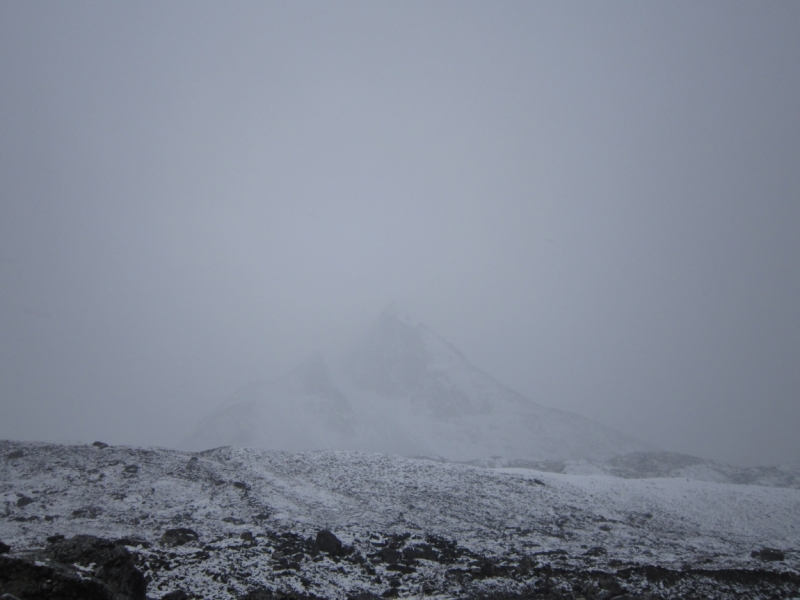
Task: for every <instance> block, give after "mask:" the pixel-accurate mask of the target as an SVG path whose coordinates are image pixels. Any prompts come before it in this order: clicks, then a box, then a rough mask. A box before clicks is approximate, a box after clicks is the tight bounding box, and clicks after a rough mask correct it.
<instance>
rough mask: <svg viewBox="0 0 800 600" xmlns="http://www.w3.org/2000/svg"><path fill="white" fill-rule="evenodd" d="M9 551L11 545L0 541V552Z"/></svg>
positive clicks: (6, 552) (5, 552)
mask: <svg viewBox="0 0 800 600" xmlns="http://www.w3.org/2000/svg"><path fill="white" fill-rule="evenodd" d="M9 552H11V546H9V545H8V544H4V543H3V542H0V554H8V553H9Z"/></svg>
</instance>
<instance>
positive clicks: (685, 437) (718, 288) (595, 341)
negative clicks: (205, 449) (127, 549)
mask: <svg viewBox="0 0 800 600" xmlns="http://www.w3.org/2000/svg"><path fill="white" fill-rule="evenodd" d="M798 30H800V4H797V3H774V2H768V3H759V4H753V3H747V2H728V3H724V4H722V3H707V4H695V3H690V2H672V3H664V4H640V3H634V2H619V3H614V4H604V5H600V4H589V3H585V4H582V3H571V2H563V3H552V4H547V3H536V4H530V3H522V2H510V3H504V4H499V5H498V4H494V3H481V2H459V3H455V2H441V3H436V4H429V3H423V2H407V3H402V4H399V3H398V4H373V3H366V2H341V3H336V4H323V3H291V4H290V3H255V2H253V3H250V2H242V3H237V4H225V5H222V4H212V3H205V2H201V3H194V4H159V3H154V2H144V3H101V2H75V3H69V4H57V3H52V4H37V3H25V2H5V3H2V4H0V80H2V81H3V82H4V84H3V86H2V88H0V128H2V129H0V131H2V135H0V438H10V439H25V440H44V441H52V440H75V441H79V440H80V441H87V442H91V441H93V440H95V439H100V440H103V441H106V442H109V443H113V444H136V445H162V446H170V445H174V444H175V443H177V441H178V440H179V439H180V438H181V437H182V436H183V435H185V434H186V433H187V432H188V431H189V430H190V429H191V427H192V426H193V425H194V424H195V422H196V421H197V419H199V418H200V417H202V416H203V415H205V414H206V413H208V412H209V411H211V410H213V409H214V408H215V407H216V406H218V405H219V404H220V403H221V402H223V401H224V399H225V398H226V397H229V396H230V395H232V394H233V393H234V392H235V391H236V390H237V389H239V388H241V387H243V386H245V385H247V384H248V383H249V382H251V381H255V380H265V379H266V380H268V379H274V378H277V377H280V376H281V375H283V374H284V373H285V372H286V371H288V370H289V369H290V368H292V367H294V366H296V365H297V364H299V363H300V362H302V361H303V360H305V359H306V358H307V357H308V356H310V355H311V354H312V353H313V352H316V351H320V352H322V353H323V355H325V357H326V359H327V360H329V361H331V362H336V361H337V360H340V359H341V357H342V356H343V354H344V353H345V352H346V351H347V349H348V348H349V347H350V346H351V345H352V344H353V343H354V341H355V340H356V339H357V338H358V336H359V335H360V334H361V332H363V331H364V330H365V329H366V328H367V327H368V326H369V325H370V323H371V322H372V321H373V320H374V319H376V318H377V317H378V315H379V314H380V312H381V310H383V309H384V308H385V307H386V306H387V305H389V304H390V303H396V305H397V306H398V307H399V309H400V310H401V311H403V312H405V313H407V314H408V315H409V317H410V318H411V319H412V320H413V321H420V322H423V323H425V324H426V325H427V326H428V327H430V328H431V329H432V330H434V331H435V332H437V333H438V334H439V335H441V336H442V337H443V338H445V339H446V340H448V341H449V342H451V343H452V344H453V345H454V346H455V347H456V348H457V349H458V350H459V351H460V352H462V353H463V354H464V355H465V356H466V357H467V359H468V360H469V361H470V362H471V363H472V364H474V365H475V366H476V367H478V368H479V369H481V370H482V371H484V372H486V373H487V374H489V375H490V376H492V377H493V378H495V379H497V380H498V381H499V382H501V383H502V384H504V385H506V386H508V387H510V388H512V389H513V390H515V391H517V392H519V393H520V394H522V395H524V396H525V397H527V398H529V399H530V400H532V401H534V402H536V403H538V404H541V405H544V406H547V407H552V408H558V409H561V410H566V411H570V412H575V413H577V414H580V415H582V416H585V417H588V418H591V419H594V420H596V421H598V422H599V423H602V424H604V425H607V426H610V427H613V428H615V429H617V430H619V431H620V432H622V433H625V434H628V435H632V436H635V437H637V438H640V439H642V440H644V441H646V442H649V443H652V444H654V445H656V446H658V447H661V448H663V449H664V450H668V451H673V452H681V453H686V454H694V455H697V456H702V457H706V458H711V459H716V460H721V461H724V462H729V463H732V464H740V465H756V464H764V465H771V464H779V463H784V464H786V463H791V464H795V465H800V436H798V435H797V424H798V423H800V397H799V395H798V390H800V369H799V368H798V365H800V302H798V298H800V266H799V265H800V168H798V165H800V116H798V112H797V107H798V106H800V36H798V35H797V31H798Z"/></svg>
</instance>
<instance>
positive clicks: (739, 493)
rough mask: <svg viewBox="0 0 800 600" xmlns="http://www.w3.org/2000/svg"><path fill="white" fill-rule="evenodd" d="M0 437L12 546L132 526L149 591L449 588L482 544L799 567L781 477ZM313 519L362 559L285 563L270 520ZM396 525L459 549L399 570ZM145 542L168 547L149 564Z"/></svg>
mask: <svg viewBox="0 0 800 600" xmlns="http://www.w3.org/2000/svg"><path fill="white" fill-rule="evenodd" d="M0 452H1V453H2V459H0V465H1V470H0V503H2V511H3V512H2V515H0V540H2V541H4V542H5V543H7V544H10V545H11V546H12V548H13V549H14V550H15V551H17V550H25V549H33V548H36V547H41V546H44V545H45V544H46V538H47V537H48V536H52V535H55V534H63V535H66V536H71V535H75V534H94V535H98V536H102V537H110V538H124V537H129V538H130V537H139V538H142V539H143V540H145V541H147V542H149V544H151V548H150V549H144V548H139V552H141V553H142V555H143V556H144V557H145V558H144V559H143V561H144V562H143V565H144V567H143V568H146V569H150V570H149V571H147V572H148V573H149V575H150V577H151V578H152V582H151V590H159V591H160V592H161V593H164V592H166V591H169V590H170V589H172V588H174V587H176V586H179V587H182V588H183V589H186V590H187V591H189V592H191V593H196V594H199V595H202V596H203V597H214V598H223V597H235V596H236V595H237V594H239V595H240V594H243V593H245V592H246V591H248V590H251V589H256V588H268V589H277V588H281V589H297V590H300V591H303V592H304V593H309V594H315V595H317V596H320V597H325V598H344V597H346V596H347V595H348V594H351V593H354V592H356V591H358V590H364V589H369V590H372V591H373V592H376V593H383V592H385V591H386V590H389V589H395V590H397V591H398V593H400V594H401V595H417V594H418V595H422V594H423V593H424V590H423V589H422V587H421V586H422V585H423V583H425V585H430V582H431V581H438V582H439V584H440V589H439V591H438V592H437V593H439V594H440V596H441V597H456V596H458V595H459V593H463V592H464V589H466V588H465V587H464V586H466V585H467V584H466V583H464V579H463V578H461V579H459V577H456V576H455V575H453V573H456V575H457V574H458V572H460V571H459V569H460V570H461V571H463V572H464V573H467V574H469V573H471V572H474V570H475V568H476V566H475V565H476V564H477V565H480V564H484V563H481V562H480V561H486V560H491V561H493V562H492V564H493V565H500V566H497V567H496V568H497V569H500V568H501V566H502V565H517V566H515V567H514V569H516V570H515V571H514V573H517V574H518V573H520V572H522V571H520V570H519V566H518V565H521V564H528V563H525V562H524V561H529V562H531V561H532V563H535V564H536V565H538V568H543V567H547V568H550V567H553V568H565V569H601V570H602V569H605V570H613V569H619V568H620V567H621V566H626V565H627V566H631V565H634V566H635V565H645V564H646V565H654V566H659V567H664V568H668V569H678V570H679V569H682V568H685V567H686V565H694V566H695V567H696V566H698V565H699V566H702V567H703V568H704V569H716V570H719V569H753V568H759V569H764V568H766V567H768V568H769V569H771V570H773V571H775V572H779V573H780V572H791V573H796V572H797V570H798V568H799V567H800V553H799V552H798V550H799V549H800V490H797V489H791V488H775V487H762V486H747V485H732V484H722V483H715V482H703V481H691V480H686V479H677V478H671V479H642V480H634V479H619V478H613V477H609V476H605V475H601V476H596V475H595V476H591V475H590V476H580V475H568V474H553V473H542V472H538V471H533V470H529V469H513V468H507V469H483V468H478V467H473V466H468V465H460V464H452V463H441V462H434V461H430V460H423V459H412V458H403V457H397V456H386V455H379V454H365V453H358V452H341V451H340V452H300V453H290V452H279V451H267V450H259V449H244V448H220V449H216V450H212V451H207V452H202V453H196V454H193V453H188V452H180V451H175V450H164V449H140V448H124V447H114V448H112V447H109V448H103V449H99V448H96V447H92V446H60V445H51V444H32V443H15V442H2V443H0ZM175 527H188V528H191V529H192V530H194V531H196V532H197V533H198V534H199V538H200V539H199V542H198V544H197V545H191V544H190V545H187V546H181V547H178V548H176V549H170V551H171V552H172V553H173V554H174V555H175V557H174V558H172V559H169V558H164V556H166V554H165V553H164V552H162V553H160V554H159V553H158V551H157V549H158V547H159V540H160V539H161V536H162V534H163V532H164V531H165V530H166V529H168V528H175ZM320 529H330V530H331V531H333V532H334V533H335V534H336V535H337V536H338V537H339V538H340V539H341V540H342V541H343V542H344V543H345V544H347V545H350V546H352V547H353V548H354V551H353V552H354V553H355V554H358V555H359V556H362V557H364V561H366V562H362V563H354V564H350V563H346V562H338V561H335V562H331V559H330V558H325V557H323V558H315V559H314V560H311V558H310V557H309V556H307V555H306V556H304V555H303V554H302V552H301V553H300V554H299V555H298V557H299V558H298V559H297V560H298V561H299V562H298V563H297V564H296V565H291V567H290V568H286V565H285V559H282V558H281V557H279V556H278V553H277V551H276V548H277V547H278V546H276V544H278V542H277V541H276V540H277V539H278V538H277V537H276V535H278V533H280V532H291V534H292V535H297V536H299V537H300V538H304V539H305V538H313V536H314V535H315V534H316V532H318V531H319V530H320ZM247 532H249V533H251V534H253V536H254V537H253V538H252V540H250V539H249V537H248V535H247ZM242 534H245V535H244V536H243V535H242ZM392 535H395V536H402V535H407V536H409V537H408V540H407V541H405V542H404V543H407V544H411V543H415V542H414V540H417V541H418V542H419V543H423V542H425V540H426V539H429V538H430V536H434V539H436V538H441V539H446V540H454V541H455V542H456V543H457V545H458V547H459V548H460V549H461V551H462V552H463V553H462V554H460V555H458V556H457V557H456V558H454V559H453V560H452V561H451V563H450V564H447V565H444V564H439V563H437V562H435V561H425V560H417V561H415V562H414V563H413V566H410V567H408V569H407V570H408V572H398V571H397V568H399V567H397V565H394V567H393V566H392V564H389V563H387V561H385V560H381V559H380V558H377V559H374V556H375V555H374V553H375V552H378V551H379V550H380V548H381V547H382V546H383V545H385V544H386V540H387V539H388V538H387V536H392ZM403 539H405V538H403ZM764 547H768V548H775V549H778V550H780V551H782V552H783V553H784V554H785V560H783V561H779V562H774V563H769V564H768V565H766V567H765V563H763V562H762V561H760V560H758V559H756V558H753V557H752V556H751V553H752V552H753V551H758V550H760V549H761V548H764ZM148 553H149V554H148ZM355 554H354V555H355ZM147 556H150V557H151V559H147ZM454 556H455V555H454ZM154 557H158V560H167V561H168V562H169V561H172V563H173V564H172V565H171V568H170V569H169V570H163V569H162V570H159V569H157V568H155V567H153V566H152V565H154V564H156V562H154V561H155V558H154ZM370 557H373V558H370ZM373 559H374V560H373ZM147 560H150V562H149V563H148V562H147ZM280 560H284V562H283V563H281V562H280ZM159 564H160V563H159ZM148 565H149V566H148ZM367 565H369V568H367ZM404 568H405V567H404ZM494 568H495V567H493V569H494ZM509 568H511V567H509ZM370 570H371V571H372V572H371V573H370ZM493 572H494V571H493ZM221 573H226V575H225V577H224V578H221V575H220V574H221ZM498 573H499V571H498ZM526 577H527V579H526ZM535 577H536V575H535V572H534V571H531V574H530V575H525V576H521V575H515V578H509V577H505V578H494V579H493V578H492V577H488V576H487V577H486V578H484V579H482V580H480V581H478V582H477V583H475V582H473V583H470V584H469V585H473V586H479V587H478V588H474V587H473V588H469V589H470V590H472V591H473V592H474V591H475V589H486V590H495V591H496V590H497V589H500V590H504V591H505V592H509V593H510V592H515V591H519V590H521V589H523V588H524V586H525V585H529V584H531V582H532V581H533V578H535ZM223 579H224V581H223ZM392 581H393V582H394V583H395V584H396V585H395V587H394V588H390V587H389V582H392ZM448 586H450V587H448ZM480 586H483V587H480ZM493 586H494V587H493ZM448 589H449V590H450V591H449V592H447V591H446V590H448ZM442 590H445V591H444V592H443V591H442ZM459 590H460V591H459Z"/></svg>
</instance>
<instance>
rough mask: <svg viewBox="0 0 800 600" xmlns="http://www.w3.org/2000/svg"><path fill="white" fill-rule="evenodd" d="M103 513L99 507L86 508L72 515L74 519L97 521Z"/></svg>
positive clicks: (75, 511) (77, 510) (73, 512)
mask: <svg viewBox="0 0 800 600" xmlns="http://www.w3.org/2000/svg"><path fill="white" fill-rule="evenodd" d="M102 513H103V510H102V509H101V508H100V507H98V506H84V507H83V508H78V509H76V510H73V511H72V515H70V516H71V517H72V518H73V519H96V518H97V517H99V516H100V515H101V514H102Z"/></svg>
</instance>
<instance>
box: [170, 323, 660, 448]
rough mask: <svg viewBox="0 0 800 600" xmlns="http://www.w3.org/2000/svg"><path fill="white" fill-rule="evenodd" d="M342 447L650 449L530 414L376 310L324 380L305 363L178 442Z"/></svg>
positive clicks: (319, 369) (561, 416) (492, 383)
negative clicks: (374, 317)
mask: <svg viewBox="0 0 800 600" xmlns="http://www.w3.org/2000/svg"><path fill="white" fill-rule="evenodd" d="M221 445H239V446H254V447H262V448H272V449H291V450H300V449H344V450H362V451H369V452H385V453H394V454H406V455H434V456H439V457H443V458H446V459H449V460H461V461H467V460H475V459H481V458H486V457H490V456H503V457H506V458H511V459H524V460H564V459H576V458H591V459H595V460H603V459H607V458H611V457H613V456H619V455H624V454H628V453H630V452H646V451H649V450H653V448H652V447H650V446H648V445H647V444H644V443H642V442H639V441H638V440H635V439H633V438H630V437H628V436H624V435H622V434H620V433H619V432H616V431H614V430H612V429H610V428H607V427H604V426H602V425H600V424H598V423H596V422H594V421H591V420H589V419H585V418H583V417H580V416H578V415H575V414H572V413H568V412H564V411H558V410H553V409H549V408H545V407H543V406H540V405H538V404H536V403H534V402H532V401H530V400H528V399H527V398H524V397H523V396H521V395H519V394H517V393H516V392H514V391H512V390H510V389H509V388H507V387H505V386H503V385H502V384H500V383H499V382H497V381H496V380H494V379H493V378H491V377H490V376H489V375H487V374H486V373H484V372H482V371H481V370H479V369H477V368H476V367H474V366H473V365H472V364H470V362H469V361H468V360H467V359H466V358H465V357H464V356H463V355H462V354H461V353H460V352H459V351H458V350H456V348H454V347H453V346H452V345H451V344H450V343H448V342H447V341H445V340H444V339H442V338H441V337H439V336H438V335H437V334H435V333H434V332H433V331H431V330H430V329H428V328H427V327H426V326H424V325H422V324H419V325H412V324H410V323H408V322H406V321H404V320H402V319H400V318H398V317H397V316H396V315H395V314H393V313H391V312H389V311H386V312H384V313H383V314H382V315H381V317H380V318H379V319H378V321H377V322H376V323H375V324H374V325H373V327H372V328H371V330H370V331H369V333H368V334H367V336H366V337H365V339H364V340H363V341H362V343H361V344H360V345H359V346H358V347H357V348H356V350H355V351H354V352H353V354H352V356H351V357H350V360H349V361H348V363H347V365H346V367H345V368H344V370H343V371H342V373H338V374H336V376H334V375H332V374H331V373H330V372H329V371H328V369H327V368H326V366H325V364H324V362H323V360H322V357H321V356H315V357H313V358H312V359H311V360H310V361H308V362H307V363H306V364H304V365H302V366H301V367H299V368H298V369H297V370H295V371H293V372H292V373H289V374H288V375H287V376H286V377H284V378H282V379H280V380H278V381H275V382H271V383H263V384H256V385H253V386H250V387H249V388H246V389H245V390H243V391H242V392H241V393H240V394H239V396H238V397H237V398H234V401H233V402H232V403H229V405H228V406H225V407H223V408H221V409H220V410H218V411H217V412H216V413H214V414H213V415H209V416H208V417H206V418H205V419H204V420H203V421H202V422H201V423H200V425H199V426H198V428H197V429H196V430H195V432H194V433H193V434H192V435H191V436H190V437H189V438H188V439H187V440H185V442H184V443H183V444H182V446H183V447H185V448H188V449H195V450H200V449H205V448H211V447H216V446H221Z"/></svg>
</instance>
